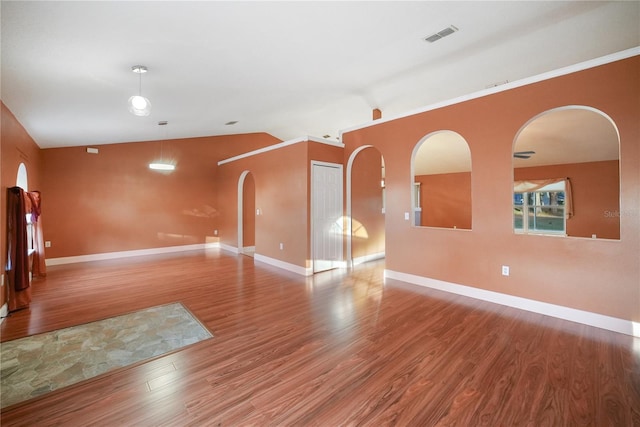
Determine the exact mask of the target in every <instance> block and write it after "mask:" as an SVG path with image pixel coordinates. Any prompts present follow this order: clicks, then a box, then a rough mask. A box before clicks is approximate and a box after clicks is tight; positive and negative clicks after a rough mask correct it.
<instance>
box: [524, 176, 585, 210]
mask: <svg viewBox="0 0 640 427" xmlns="http://www.w3.org/2000/svg"><path fill="white" fill-rule="evenodd" d="M559 182H564V213H565V216H566V218H567V219H569V218H571V217H573V215H574V212H573V197H572V194H571V193H572V191H571V180H570V179H569V178H550V179H529V180H525V181H514V183H513V192H514V193H524V192H525V191H526V192H531V191H537V190H539V189H541V188H543V187H546V186H547V185H552V184H557V183H559Z"/></svg>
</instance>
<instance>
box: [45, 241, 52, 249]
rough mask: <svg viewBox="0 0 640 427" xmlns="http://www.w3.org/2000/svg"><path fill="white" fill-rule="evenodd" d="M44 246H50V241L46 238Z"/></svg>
mask: <svg viewBox="0 0 640 427" xmlns="http://www.w3.org/2000/svg"><path fill="white" fill-rule="evenodd" d="M44 247H45V248H50V247H51V241H50V240H47V241H46V242H44Z"/></svg>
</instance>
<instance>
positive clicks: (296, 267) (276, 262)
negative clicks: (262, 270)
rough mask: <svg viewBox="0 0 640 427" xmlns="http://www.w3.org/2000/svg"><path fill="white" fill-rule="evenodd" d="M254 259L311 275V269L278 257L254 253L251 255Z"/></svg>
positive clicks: (304, 274)
mask: <svg viewBox="0 0 640 427" xmlns="http://www.w3.org/2000/svg"><path fill="white" fill-rule="evenodd" d="M253 259H254V261H258V262H263V263H265V264H269V265H272V266H274V267H278V268H282V269H284V270H288V271H292V272H294V273H297V274H301V275H303V276H311V275H313V269H311V268H306V267H301V266H299V265H295V264H291V263H288V262H285V261H280V260H279V259H275V258H270V257H268V256H264V255H260V254H255V255H254V256H253Z"/></svg>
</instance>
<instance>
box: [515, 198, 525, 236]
mask: <svg viewBox="0 0 640 427" xmlns="http://www.w3.org/2000/svg"><path fill="white" fill-rule="evenodd" d="M521 202H522V201H521ZM522 217H523V215H522V208H521V207H518V206H516V207H515V208H514V209H513V228H515V229H516V230H522Z"/></svg>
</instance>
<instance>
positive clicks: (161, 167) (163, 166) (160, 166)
mask: <svg viewBox="0 0 640 427" xmlns="http://www.w3.org/2000/svg"><path fill="white" fill-rule="evenodd" d="M149 169H153V170H156V171H172V170H175V169H176V165H172V164H170V163H149Z"/></svg>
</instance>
